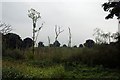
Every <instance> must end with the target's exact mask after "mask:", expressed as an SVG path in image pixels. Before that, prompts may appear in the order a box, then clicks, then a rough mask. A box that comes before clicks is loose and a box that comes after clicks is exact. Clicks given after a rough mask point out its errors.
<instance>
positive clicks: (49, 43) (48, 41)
mask: <svg viewBox="0 0 120 80" xmlns="http://www.w3.org/2000/svg"><path fill="white" fill-rule="evenodd" d="M48 46H50V37H49V36H48Z"/></svg>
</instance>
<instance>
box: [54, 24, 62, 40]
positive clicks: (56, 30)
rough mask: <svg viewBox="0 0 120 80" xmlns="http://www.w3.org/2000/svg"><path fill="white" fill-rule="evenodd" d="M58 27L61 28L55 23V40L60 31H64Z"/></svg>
mask: <svg viewBox="0 0 120 80" xmlns="http://www.w3.org/2000/svg"><path fill="white" fill-rule="evenodd" d="M60 29H61V27H60V26H59V27H58V26H57V25H55V34H56V37H55V40H57V38H58V36H59V35H60V33H62V32H63V31H64V30H60Z"/></svg>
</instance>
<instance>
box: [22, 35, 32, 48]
mask: <svg viewBox="0 0 120 80" xmlns="http://www.w3.org/2000/svg"><path fill="white" fill-rule="evenodd" d="M32 44H33V40H32V39H31V38H28V37H27V38H25V39H24V40H23V42H22V48H24V49H25V48H30V47H32Z"/></svg>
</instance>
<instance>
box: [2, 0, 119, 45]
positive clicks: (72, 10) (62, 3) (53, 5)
mask: <svg viewBox="0 0 120 80" xmlns="http://www.w3.org/2000/svg"><path fill="white" fill-rule="evenodd" d="M104 2H107V0H39V1H38V0H34V1H33V0H21V1H17V0H11V1H10V0H4V1H2V2H0V6H1V5H2V7H1V12H0V15H2V16H0V19H1V21H2V22H4V23H6V24H10V25H11V27H12V28H13V30H12V32H13V33H16V34H18V35H20V36H21V38H22V39H24V38H26V37H30V38H32V19H30V18H29V17H28V10H30V9H31V8H34V9H35V10H36V11H38V12H40V15H41V18H40V19H38V21H37V28H38V27H39V26H40V25H41V24H42V22H45V23H44V25H43V28H42V29H41V30H40V32H39V36H38V39H37V42H39V41H42V42H43V43H44V44H45V45H48V36H49V37H50V40H51V43H53V42H54V40H55V31H54V29H55V25H58V26H61V30H64V32H62V33H61V34H60V35H59V37H58V41H59V42H60V43H61V45H63V44H68V37H69V33H68V27H70V28H71V34H72V46H74V45H77V46H78V45H79V44H83V43H85V41H86V40H87V39H93V40H94V38H95V37H94V36H93V33H94V29H95V28H100V29H102V30H103V31H104V32H111V33H113V32H117V31H118V20H117V19H116V17H115V18H114V19H110V20H105V16H107V14H108V12H104V10H103V9H102V7H101V5H102V4H103V3H104Z"/></svg>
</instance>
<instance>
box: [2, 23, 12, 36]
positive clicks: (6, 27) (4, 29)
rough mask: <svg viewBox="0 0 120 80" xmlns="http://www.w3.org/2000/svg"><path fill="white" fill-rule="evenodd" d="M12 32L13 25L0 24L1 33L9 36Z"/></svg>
mask: <svg viewBox="0 0 120 80" xmlns="http://www.w3.org/2000/svg"><path fill="white" fill-rule="evenodd" d="M10 31H12V28H11V25H6V24H5V23H0V33H3V34H7V33H9V32H10Z"/></svg>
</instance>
